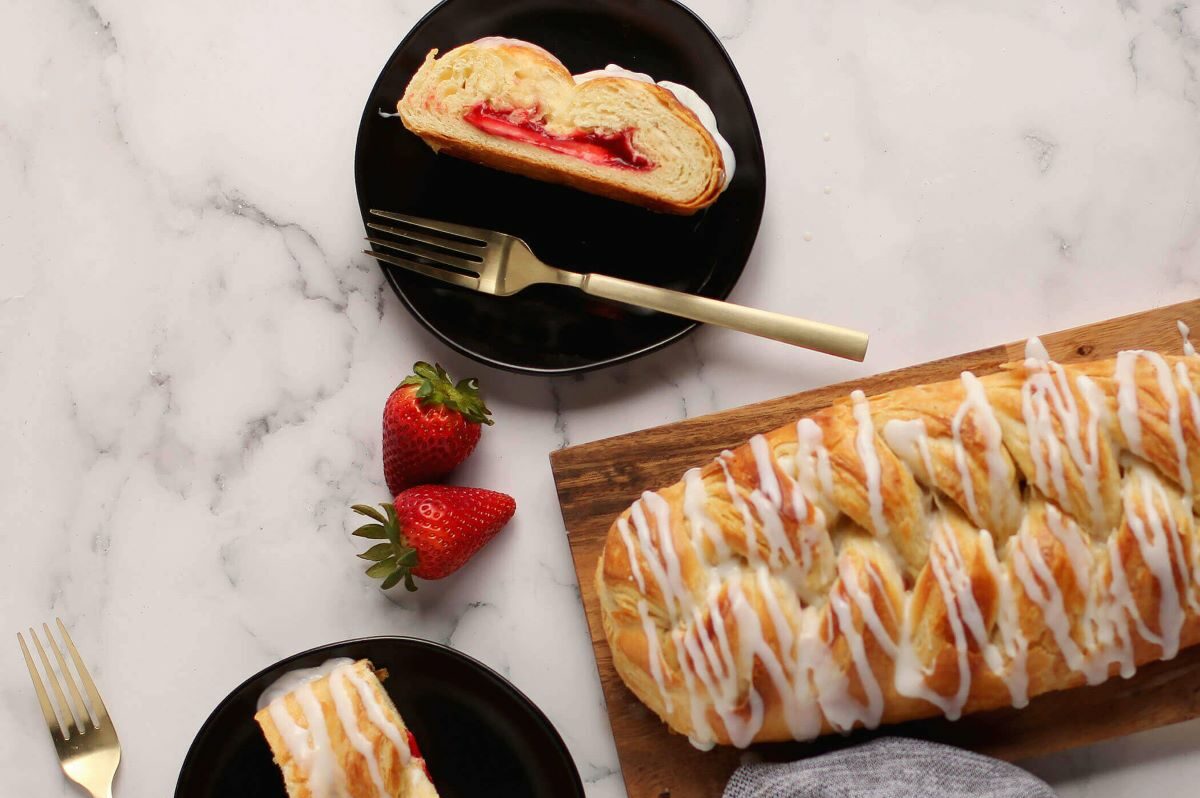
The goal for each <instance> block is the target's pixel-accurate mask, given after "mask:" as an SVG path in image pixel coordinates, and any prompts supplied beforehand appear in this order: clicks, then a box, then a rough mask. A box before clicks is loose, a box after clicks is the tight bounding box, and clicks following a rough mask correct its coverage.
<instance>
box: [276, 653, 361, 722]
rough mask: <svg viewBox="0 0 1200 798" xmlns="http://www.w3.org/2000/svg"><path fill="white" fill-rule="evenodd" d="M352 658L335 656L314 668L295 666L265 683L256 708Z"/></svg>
mask: <svg viewBox="0 0 1200 798" xmlns="http://www.w3.org/2000/svg"><path fill="white" fill-rule="evenodd" d="M352 662H354V660H352V659H347V658H345V657H337V658H335V659H331V660H327V661H325V662H323V663H321V664H320V665H318V666H316V667H315V668H297V669H295V670H291V671H288V672H287V673H285V674H283V675H282V676H280V677H279V678H278V679H276V680H275V681H273V682H271V684H269V685H267V689H266V690H263V692H262V695H260V696H259V697H258V707H257V708H258V709H263V708H265V707H267V706H268V705H270V704H273V703H275V701H276V700H277V699H280V698H283V697H284V696H285V695H287V694H288V693H291V692H293V691H295V690H297V689H299V688H300V687H301V686H302V685H304V684H306V683H308V682H315V681H317V680H318V679H323V678H325V677H326V676H328V675H329V674H331V673H333V671H334V669H335V668H338V667H340V666H342V665H346V664H348V663H352Z"/></svg>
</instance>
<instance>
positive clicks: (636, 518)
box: [629, 491, 691, 618]
mask: <svg viewBox="0 0 1200 798" xmlns="http://www.w3.org/2000/svg"><path fill="white" fill-rule="evenodd" d="M643 505H645V506H648V507H650V510H651V512H653V513H654V519H655V528H656V531H657V532H658V535H657V538H658V546H657V548H656V547H655V546H654V541H653V540H652V539H651V536H650V524H649V522H648V521H647V520H646V513H645V511H644V510H643V509H642V506H643ZM670 510H671V505H669V504H667V500H666V499H664V498H663V497H662V496H659V495H658V494H657V493H651V492H650V491H646V492H645V493H643V494H642V500H641V501H640V502H638V503H636V504H634V505H633V509H632V510H631V511H630V513H629V517H630V519H632V521H633V528H634V530H635V531H636V532H637V539H638V544H639V546H640V547H641V553H642V555H643V557H642V558H643V559H644V560H645V562H646V565H648V566H649V567H650V573H651V574H653V576H654V581H655V582H657V583H658V586H659V589H660V590H662V593H663V603H664V604H666V608H667V612H668V613H670V615H671V617H672V618H675V617H677V616H678V615H679V614H680V613H682V612H684V611H686V610H687V609H688V607H689V606H691V594H690V593H689V592H688V590H687V586H686V585H685V584H684V582H683V575H682V573H681V571H680V567H679V556H678V554H677V553H676V551H675V543H674V541H673V540H672V536H671V519H670ZM655 552H657V553H658V554H659V555H661V558H662V559H661V560H660V559H659V557H658V556H655Z"/></svg>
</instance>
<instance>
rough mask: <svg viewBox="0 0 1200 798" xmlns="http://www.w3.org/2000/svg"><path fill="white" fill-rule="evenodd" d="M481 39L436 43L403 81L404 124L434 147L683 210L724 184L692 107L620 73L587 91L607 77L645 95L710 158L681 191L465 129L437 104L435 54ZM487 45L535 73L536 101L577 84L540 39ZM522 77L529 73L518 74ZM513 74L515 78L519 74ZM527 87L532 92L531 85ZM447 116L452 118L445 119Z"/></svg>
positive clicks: (565, 93)
mask: <svg viewBox="0 0 1200 798" xmlns="http://www.w3.org/2000/svg"><path fill="white" fill-rule="evenodd" d="M486 41H487V40H481V41H480V42H473V43H471V44H467V45H463V46H461V47H458V48H455V49H454V50H452V51H450V52H449V53H447V54H446V55H445V56H443V58H442V59H438V58H437V50H431V51H430V52H429V54H428V55H427V56H426V59H425V62H424V64H423V65H422V67H421V69H420V70H418V72H417V73H416V74H415V75H414V76H413V78H412V80H411V81H410V82H409V84H408V86H407V87H406V89H405V93H404V96H403V97H402V98H401V99H400V100H399V101H398V102H397V106H396V108H397V111H398V112H399V114H400V116H401V119H402V121H403V122H404V125H405V127H407V128H408V129H409V130H411V131H412V132H413V133H415V134H417V135H418V136H420V137H421V139H422V140H424V141H425V142H426V143H427V144H429V146H430V147H432V148H433V149H434V150H436V151H438V152H440V153H445V154H447V155H451V156H454V157H457V158H462V159H464V160H467V161H471V162H474V163H478V164H482V165H484V166H489V167H492V168H494V169H500V170H502V171H506V172H512V173H515V174H520V175H524V176H526V177H531V178H533V179H535V180H542V181H545V182H550V183H558V184H561V185H566V186H570V187H572V188H576V189H579V190H581V191H586V192H588V193H592V194H598V195H600V196H604V197H608V198H610V199H615V200H620V201H622V202H629V203H632V204H635V205H640V206H642V207H645V208H648V209H650V210H655V211H659V212H662V213H671V214H679V215H690V214H693V213H695V212H696V211H698V210H700V209H702V208H705V207H707V206H709V205H711V204H712V203H713V202H715V201H716V199H717V197H718V196H719V195H720V194H721V192H722V191H723V188H724V186H723V181H722V176H723V169H724V166H725V165H724V164H723V161H722V156H721V152H720V149H719V147H718V145H717V143H716V142H715V141H714V140H713V138H712V135H711V134H710V133H709V131H708V130H707V128H705V126H704V125H703V123H701V121H700V120H699V118H698V117H697V116H696V114H695V113H694V112H693V111H692V110H691V109H689V108H687V107H686V106H685V105H683V104H682V103H681V102H680V101H679V100H678V98H676V97H675V95H674V94H672V93H671V92H670V91H668V90H666V89H664V88H662V87H660V86H657V85H654V84H647V83H643V82H640V81H637V80H632V79H629V78H624V77H617V76H614V77H601V78H596V79H594V80H591V81H589V82H588V83H587V84H582V85H586V86H587V87H588V89H587V90H588V91H594V90H596V88H597V87H598V86H599V85H600V84H609V85H610V86H612V87H614V88H616V89H617V90H619V91H621V92H625V93H634V94H638V95H641V96H643V97H644V98H648V100H649V103H648V104H649V105H650V106H651V107H653V108H654V109H655V111H654V114H655V115H657V116H658V117H659V120H660V121H661V120H662V119H665V118H668V117H669V118H670V119H672V120H674V124H676V125H677V126H682V128H683V129H686V130H690V131H692V133H693V134H694V138H695V139H696V140H697V141H699V142H700V143H701V145H702V147H703V149H704V150H705V153H706V156H707V157H708V158H709V159H710V160H711V161H712V163H713V164H715V168H712V169H711V170H709V171H708V172H707V177H706V180H705V182H704V183H703V184H702V185H701V186H700V187H699V188H698V189H697V190H696V191H695V192H694V193H693V194H692V195H691V196H688V197H686V198H679V197H673V196H669V195H668V194H666V193H664V192H663V191H662V190H661V189H659V188H657V187H656V186H655V185H654V183H653V181H652V180H641V179H638V178H635V177H633V176H632V175H631V174H630V173H627V172H626V171H625V170H622V169H619V168H614V167H593V166H591V165H589V164H586V163H584V162H582V161H580V160H578V159H575V158H572V157H570V156H566V155H561V154H557V153H552V152H549V151H547V150H544V149H542V148H539V147H536V146H533V145H526V144H520V143H514V142H512V141H510V140H507V139H503V138H497V137H495V136H473V137H470V138H468V137H466V136H464V135H463V131H462V130H461V129H456V128H455V127H453V126H448V125H446V124H444V122H445V121H447V119H448V118H449V117H451V116H452V115H453V113H454V111H451V110H448V109H446V108H444V107H443V105H444V103H443V102H442V101H440V100H439V99H437V94H436V92H437V91H438V89H439V85H440V79H439V77H438V76H437V75H435V74H434V73H435V72H436V70H437V68H438V67H439V65H440V64H441V63H442V61H444V60H446V59H450V58H452V57H454V56H457V55H460V54H463V53H471V52H472V50H478V49H479V48H480V47H482V46H485V45H483V42H486ZM486 48H487V49H489V50H493V51H495V52H497V53H501V54H504V55H505V56H506V57H509V58H510V59H511V60H512V61H513V63H512V64H510V65H509V66H508V68H509V69H510V71H511V72H512V73H514V74H515V73H524V72H526V71H531V72H533V73H534V75H535V77H536V78H537V80H538V81H541V82H542V83H543V84H546V86H547V90H548V91H550V92H551V93H553V94H554V97H553V98H550V99H546V98H542V99H541V100H540V102H542V103H549V104H551V105H561V104H564V103H566V102H568V101H567V100H564V99H563V98H564V97H570V96H571V95H572V93H573V92H575V91H577V90H579V87H577V86H576V84H575V81H574V78H573V77H572V75H571V74H570V72H569V71H567V69H566V67H564V66H563V65H562V64H561V63H560V62H559V61H558V59H556V58H554V56H553V55H551V54H550V53H548V52H546V51H545V50H542V49H541V48H540V47H536V46H534V45H529V44H528V43H524V42H515V41H514V42H512V43H504V44H495V43H492V44H487V45H486ZM524 80H525V82H526V83H530V84H534V83H536V81H535V80H533V79H529V78H525V79H524ZM518 82H519V81H518ZM530 92H531V94H533V95H534V96H536V93H535V92H534V91H533V90H532V89H531V90H530ZM451 121H454V120H451Z"/></svg>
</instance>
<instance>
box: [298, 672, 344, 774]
mask: <svg viewBox="0 0 1200 798" xmlns="http://www.w3.org/2000/svg"><path fill="white" fill-rule="evenodd" d="M312 686H313V683H312V682H305V683H304V684H303V685H301V686H300V687H299V688H297V689H296V691H295V692H294V693H292V695H293V696H295V698H296V702H297V703H298V704H300V709H301V711H302V712H303V713H304V720H305V721H306V722H307V723H308V734H309V743H310V744H311V745H312V748H311V749H310V750H311V755H310V756H309V757H308V762H307V763H306V764H307V767H306V768H305V770H306V771H307V773H308V789H309V792H311V793H312V794H313V798H326V796H333V795H334V790H335V789H336V785H337V782H338V780H339V778H338V777H339V776H340V771H339V770H338V768H337V764H336V763H335V762H334V756H333V743H332V742H330V740H329V727H328V726H326V725H325V712H324V711H323V710H322V709H321V702H320V701H318V700H317V695H316V693H314V692H313V688H312Z"/></svg>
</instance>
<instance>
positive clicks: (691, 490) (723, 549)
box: [683, 468, 729, 562]
mask: <svg viewBox="0 0 1200 798" xmlns="http://www.w3.org/2000/svg"><path fill="white" fill-rule="evenodd" d="M707 505H708V490H707V489H706V488H705V487H704V480H703V479H702V478H701V476H700V469H699V468H692V469H688V472H687V473H686V474H684V475H683V515H684V517H685V518H687V522H688V526H689V527H691V529H692V531H693V532H698V533H700V534H701V535H703V536H704V537H705V538H707V539H708V541H709V542H710V543H711V544H712V547H713V554H714V557H715V560H716V562H721V561H722V560H725V559H727V558H728V557H729V542H728V541H727V540H725V533H724V532H723V531H722V530H721V527H720V526H718V525H717V524H716V522H714V521H713V520H712V518H711V517H710V516H709V514H708V510H707V509H706V507H707Z"/></svg>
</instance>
